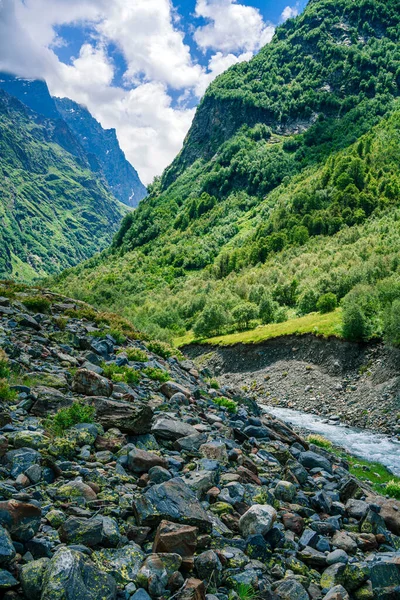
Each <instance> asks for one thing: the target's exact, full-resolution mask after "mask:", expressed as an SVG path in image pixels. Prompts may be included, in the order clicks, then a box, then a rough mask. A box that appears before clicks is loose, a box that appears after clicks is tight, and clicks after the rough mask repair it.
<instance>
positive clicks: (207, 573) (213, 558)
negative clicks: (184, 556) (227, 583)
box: [194, 550, 222, 587]
mask: <svg viewBox="0 0 400 600" xmlns="http://www.w3.org/2000/svg"><path fill="white" fill-rule="evenodd" d="M194 566H195V569H196V573H197V575H198V576H199V579H202V580H203V581H205V582H206V583H207V584H208V585H212V586H213V587H218V586H219V584H220V583H221V579H222V564H221V561H220V560H219V558H218V556H217V554H216V553H215V552H214V550H207V551H206V552H202V553H201V554H199V555H198V556H196V559H195V561H194Z"/></svg>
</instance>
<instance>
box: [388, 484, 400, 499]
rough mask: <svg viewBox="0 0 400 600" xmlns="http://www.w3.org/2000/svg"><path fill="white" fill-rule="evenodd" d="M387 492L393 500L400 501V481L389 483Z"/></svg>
mask: <svg viewBox="0 0 400 600" xmlns="http://www.w3.org/2000/svg"><path fill="white" fill-rule="evenodd" d="M385 492H386V494H387V495H388V496H390V497H391V498H397V500H400V481H394V480H393V481H389V483H387V484H386V489H385Z"/></svg>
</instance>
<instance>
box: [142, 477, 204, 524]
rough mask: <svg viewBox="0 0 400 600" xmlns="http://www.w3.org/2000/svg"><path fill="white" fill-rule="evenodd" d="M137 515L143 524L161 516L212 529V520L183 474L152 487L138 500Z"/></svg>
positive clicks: (154, 520) (155, 520) (152, 521)
mask: <svg viewBox="0 0 400 600" xmlns="http://www.w3.org/2000/svg"><path fill="white" fill-rule="evenodd" d="M134 510H135V515H136V518H137V520H138V522H139V523H140V524H141V525H152V526H154V525H156V524H157V523H159V522H160V521H161V520H163V519H165V520H169V521H174V522H176V523H185V524H188V525H194V526H195V527H198V528H199V529H200V530H201V531H206V532H210V531H211V522H210V519H209V517H208V515H207V513H206V512H205V510H204V508H203V507H202V506H201V504H200V502H199V501H198V499H197V497H196V496H195V494H194V493H193V492H192V490H191V489H190V488H189V487H188V486H187V485H186V484H185V483H184V482H183V480H182V479H180V478H174V479H171V480H170V481H166V482H165V483H160V484H159V485H155V486H153V487H152V488H150V490H149V491H147V492H146V493H145V494H143V496H140V497H139V498H137V499H136V500H135V502H134Z"/></svg>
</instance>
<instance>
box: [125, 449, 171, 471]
mask: <svg viewBox="0 0 400 600" xmlns="http://www.w3.org/2000/svg"><path fill="white" fill-rule="evenodd" d="M167 466H168V463H167V461H166V460H165V458H163V457H162V456H159V455H158V454H155V453H154V452H147V451H146V450H141V449H140V448H132V450H131V451H130V452H129V454H128V468H129V469H130V470H131V471H132V472H133V473H138V474H141V473H147V472H148V471H149V470H150V469H151V468H152V467H163V468H164V469H166V467H167Z"/></svg>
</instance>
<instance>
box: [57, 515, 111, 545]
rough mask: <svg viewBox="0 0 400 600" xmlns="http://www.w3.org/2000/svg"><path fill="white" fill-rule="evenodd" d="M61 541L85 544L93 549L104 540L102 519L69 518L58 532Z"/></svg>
mask: <svg viewBox="0 0 400 600" xmlns="http://www.w3.org/2000/svg"><path fill="white" fill-rule="evenodd" d="M58 534H59V536H60V540H61V541H62V542H64V543H67V544H83V545H84V546H88V548H91V547H93V546H98V545H99V544H100V543H101V541H102V539H103V523H102V520H101V519H83V518H79V517H69V518H68V519H67V520H66V521H65V522H64V523H63V524H62V525H61V527H60V529H59V530H58Z"/></svg>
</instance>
